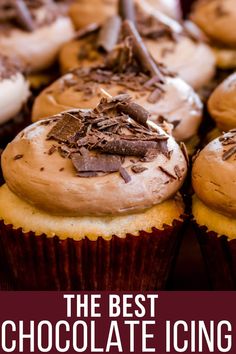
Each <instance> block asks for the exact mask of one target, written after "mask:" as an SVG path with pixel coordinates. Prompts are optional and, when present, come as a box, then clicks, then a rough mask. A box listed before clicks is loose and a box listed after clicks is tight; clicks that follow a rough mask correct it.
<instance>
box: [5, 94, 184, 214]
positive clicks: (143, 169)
mask: <svg viewBox="0 0 236 354" xmlns="http://www.w3.org/2000/svg"><path fill="white" fill-rule="evenodd" d="M148 118H149V113H148V112H147V111H146V110H145V109H143V108H142V107H141V106H139V105H137V104H136V103H134V102H132V101H131V100H130V97H129V96H128V95H119V96H116V97H113V98H110V99H104V98H103V99H102V100H101V101H100V103H99V105H98V106H97V107H96V108H95V109H93V110H73V111H67V112H65V113H62V114H60V115H59V116H54V117H52V118H51V119H48V120H43V121H40V122H38V123H35V124H33V125H32V126H30V127H28V128H26V129H25V130H24V131H23V132H22V133H21V134H19V135H18V136H17V137H16V138H15V140H13V141H12V143H10V144H9V145H8V146H7V148H6V150H5V151H4V152H3V155H2V168H3V173H4V177H5V180H6V183H7V185H8V187H9V188H10V189H11V190H12V191H13V192H14V193H15V194H16V195H17V196H19V197H20V198H22V199H24V200H25V201H27V202H28V203H30V204H32V205H35V206H37V207H38V208H40V209H43V210H46V211H48V212H50V213H52V214H57V215H64V216H67V215H68V216H69V215H74V216H76V215H79V216H81V215H95V216H96V215H118V214H122V213H129V212H132V213H133V212H136V211H137V212H138V211H140V210H144V209H147V208H150V207H152V206H153V205H156V204H159V203H161V202H163V201H165V200H167V199H168V198H170V197H172V196H173V195H175V194H176V192H177V191H178V190H179V188H180V187H181V185H182V183H183V181H184V178H185V175H186V169H187V163H186V158H185V155H184V153H183V152H182V151H181V149H180V147H179V146H178V144H177V143H176V142H175V141H174V139H173V138H172V137H170V136H168V135H167V134H166V133H165V132H164V131H163V130H162V129H161V128H159V127H157V126H156V125H155V124H153V123H152V122H150V121H149V120H148Z"/></svg>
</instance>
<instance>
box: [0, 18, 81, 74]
mask: <svg viewBox="0 0 236 354" xmlns="http://www.w3.org/2000/svg"><path fill="white" fill-rule="evenodd" d="M73 36H74V28H73V25H72V22H71V20H70V19H69V18H68V17H58V18H57V19H56V20H55V21H54V22H52V23H51V24H48V25H44V26H42V27H39V28H38V29H36V30H35V31H33V32H26V31H22V30H20V29H17V28H13V29H12V30H10V32H9V33H8V34H7V35H6V34H4V33H2V34H0V52H1V53H3V54H6V55H15V56H18V57H19V58H20V59H21V60H22V62H23V63H24V64H25V66H26V67H27V69H28V70H30V71H38V70H43V69H45V68H47V67H49V66H50V65H51V64H53V62H54V61H55V59H56V57H57V55H58V52H59V49H60V47H61V46H62V45H63V44H64V43H65V42H67V41H69V40H71V39H72V38H73Z"/></svg>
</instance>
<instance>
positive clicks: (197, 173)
mask: <svg viewBox="0 0 236 354" xmlns="http://www.w3.org/2000/svg"><path fill="white" fill-rule="evenodd" d="M227 136H231V133H227V134H225V135H224V137H227ZM232 146H233V145H227V146H223V145H222V143H221V142H220V140H219V138H217V139H215V140H213V141H212V142H210V143H209V144H208V145H207V146H206V147H205V148H204V149H203V150H202V151H201V152H200V154H199V155H198V157H197V158H196V160H195V162H194V164H193V171H192V183H193V188H194V190H195V193H196V195H197V197H198V198H199V199H200V200H201V201H202V202H203V203H204V204H206V205H207V206H208V207H210V208H212V209H213V210H215V211H217V212H219V213H222V214H224V215H226V216H229V217H233V218H235V217H236V174H235V170H236V159H235V155H234V154H233V156H231V157H230V158H229V159H227V160H225V161H224V160H223V158H222V156H223V153H224V151H227V150H229V149H230V148H232Z"/></svg>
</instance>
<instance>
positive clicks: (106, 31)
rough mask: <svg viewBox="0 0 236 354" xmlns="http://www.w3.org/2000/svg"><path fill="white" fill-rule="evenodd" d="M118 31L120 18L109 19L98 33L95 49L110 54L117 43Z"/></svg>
mask: <svg viewBox="0 0 236 354" xmlns="http://www.w3.org/2000/svg"><path fill="white" fill-rule="evenodd" d="M120 29H121V18H120V16H112V17H110V18H109V19H108V20H107V21H106V23H105V24H104V25H103V26H102V28H101V30H100V32H99V36H98V41H97V48H98V49H100V50H102V51H104V52H106V53H109V52H111V51H112V49H113V48H114V47H115V45H116V44H117V42H118V39H119V34H120Z"/></svg>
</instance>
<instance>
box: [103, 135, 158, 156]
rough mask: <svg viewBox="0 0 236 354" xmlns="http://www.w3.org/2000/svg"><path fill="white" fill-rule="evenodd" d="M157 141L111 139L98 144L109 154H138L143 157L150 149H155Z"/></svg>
mask: <svg viewBox="0 0 236 354" xmlns="http://www.w3.org/2000/svg"><path fill="white" fill-rule="evenodd" d="M157 146H158V143H156V142H153V141H130V140H118V139H117V140H113V141H108V142H106V143H105V144H102V145H101V146H99V148H100V149H101V150H102V151H103V152H106V153H109V154H117V155H123V156H140V157H144V156H145V155H146V154H147V153H148V151H149V150H150V149H156V148H157Z"/></svg>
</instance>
